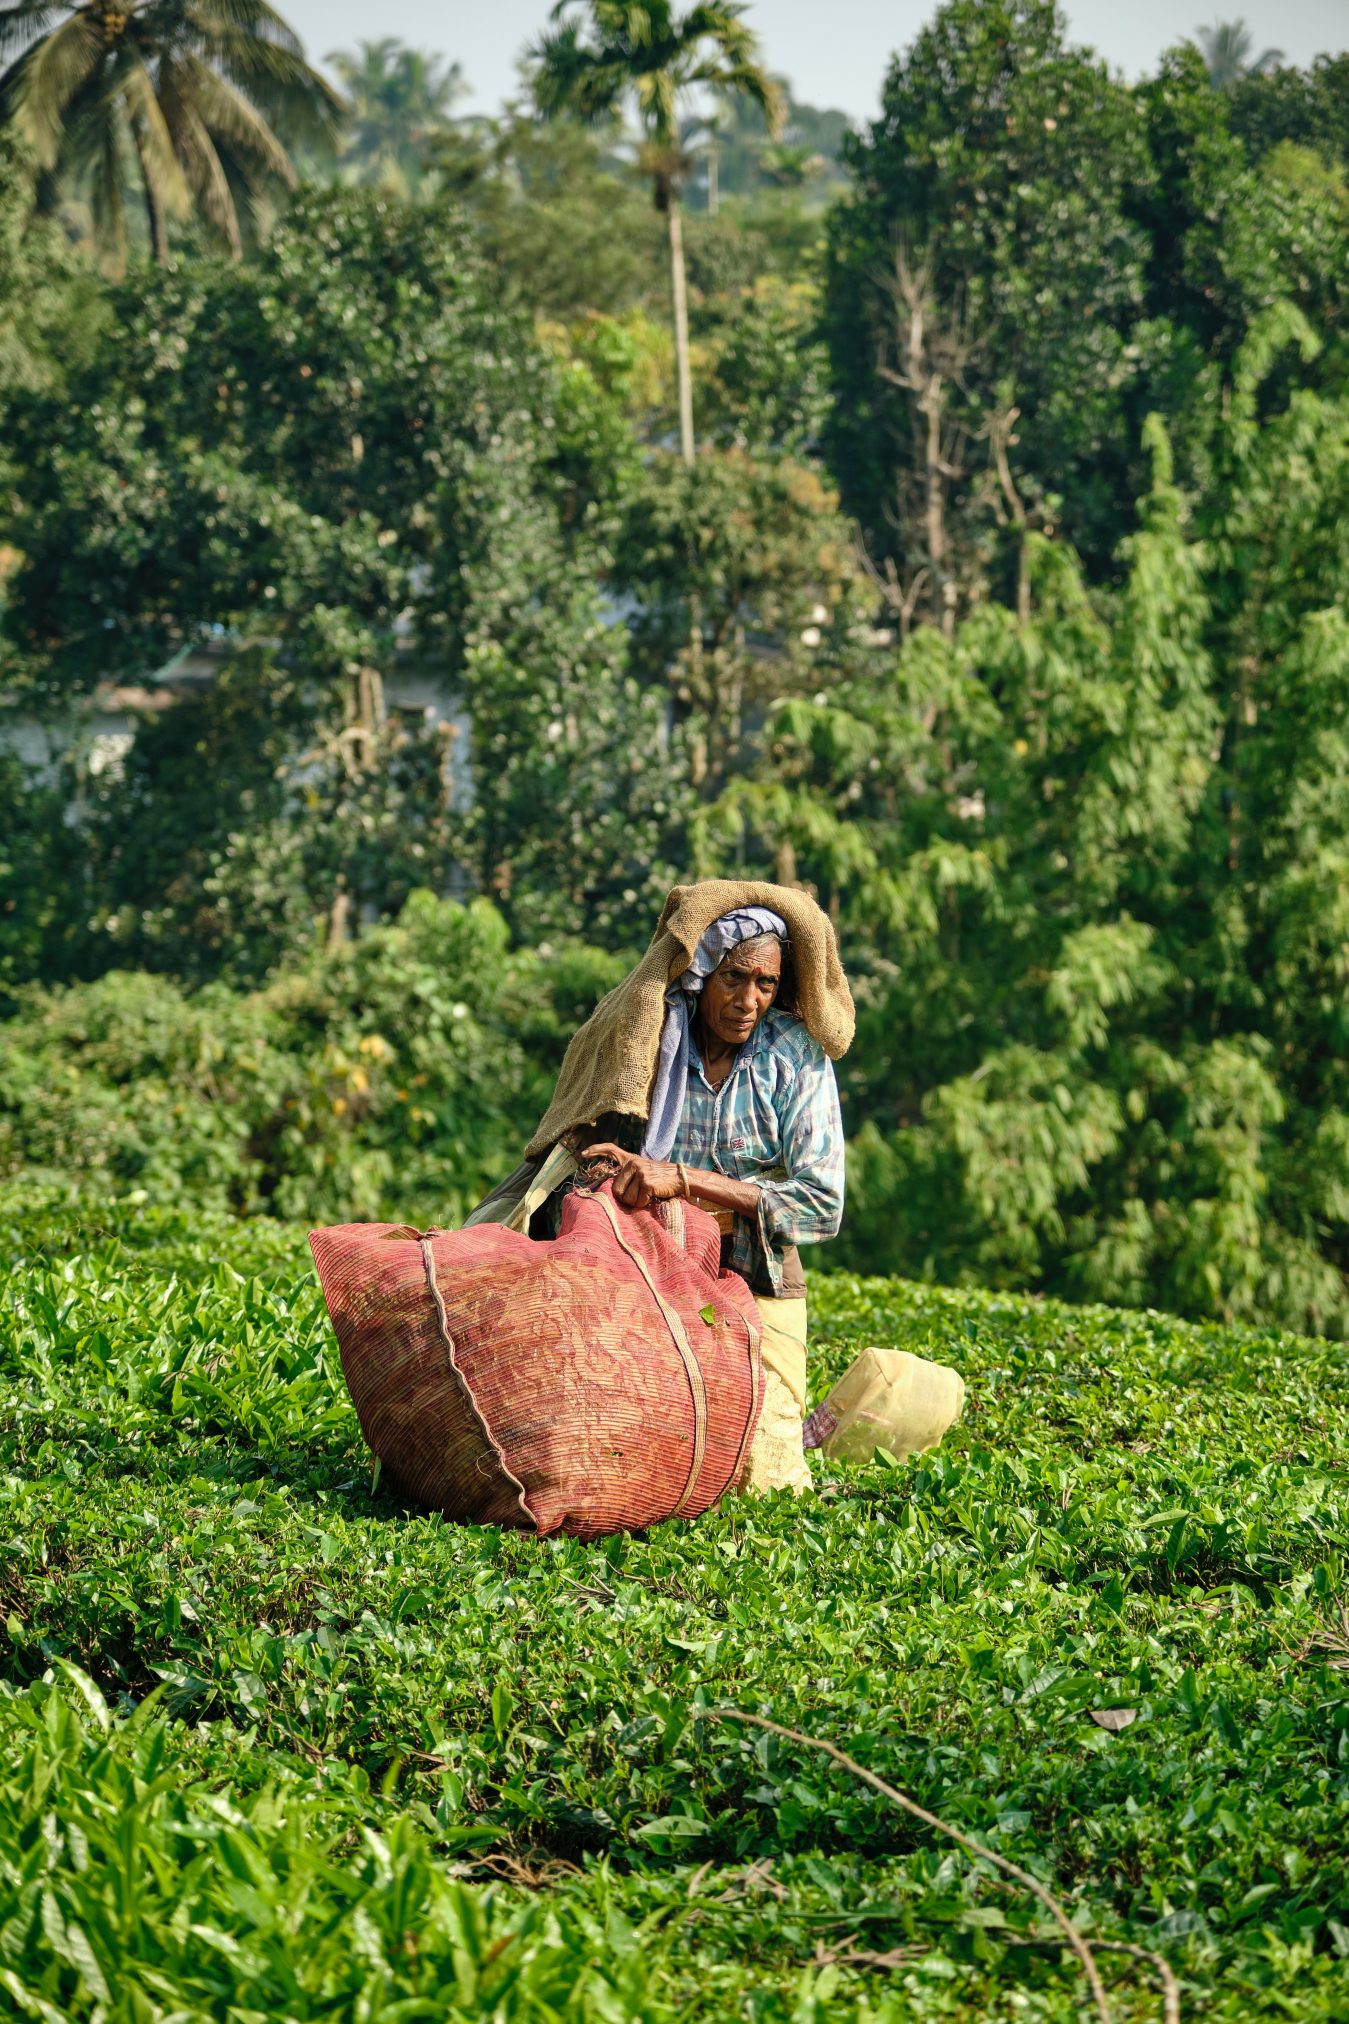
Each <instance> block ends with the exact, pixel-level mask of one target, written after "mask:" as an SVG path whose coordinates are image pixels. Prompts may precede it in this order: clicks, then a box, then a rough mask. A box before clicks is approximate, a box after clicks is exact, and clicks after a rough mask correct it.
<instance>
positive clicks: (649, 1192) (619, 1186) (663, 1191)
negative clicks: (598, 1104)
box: [581, 1143, 684, 1209]
mask: <svg viewBox="0 0 1349 2024" xmlns="http://www.w3.org/2000/svg"><path fill="white" fill-rule="evenodd" d="M597 1159H606V1160H612V1161H613V1162H614V1163H615V1168H616V1171H615V1173H614V1176H613V1188H614V1200H615V1201H616V1202H618V1203H620V1204H621V1205H622V1207H623V1208H625V1209H649V1208H650V1207H651V1204H652V1203H653V1202H668V1201H672V1200H673V1199H674V1197H675V1196H676V1195H682V1194H683V1192H684V1189H683V1185H682V1183H681V1181H680V1178H679V1168H678V1167H677V1166H676V1165H675V1163H674V1161H673V1160H644V1159H643V1158H642V1156H641V1154H640V1153H628V1152H624V1150H623V1148H622V1146H615V1145H607V1144H604V1143H601V1144H599V1145H593V1146H587V1147H586V1149H585V1151H584V1152H583V1153H582V1155H581V1165H582V1166H583V1167H584V1166H586V1165H587V1164H588V1163H589V1162H590V1161H591V1160H597Z"/></svg>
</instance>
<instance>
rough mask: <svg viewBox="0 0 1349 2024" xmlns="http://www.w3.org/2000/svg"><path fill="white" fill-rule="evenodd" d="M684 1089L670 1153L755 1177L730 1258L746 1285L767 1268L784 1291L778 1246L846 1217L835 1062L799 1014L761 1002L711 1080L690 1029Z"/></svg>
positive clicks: (808, 1238) (834, 1230) (812, 1239)
mask: <svg viewBox="0 0 1349 2024" xmlns="http://www.w3.org/2000/svg"><path fill="white" fill-rule="evenodd" d="M687 1045H688V1094H687V1096H686V1097H685V1100H684V1114H683V1116H682V1117H681V1119H680V1121H679V1128H678V1130H677V1131H676V1133H675V1142H674V1146H673V1148H672V1150H671V1153H670V1158H671V1159H672V1160H683V1161H684V1163H685V1165H686V1166H690V1167H702V1168H703V1169H704V1170H705V1171H711V1172H713V1173H718V1174H726V1175H728V1176H730V1178H731V1179H733V1180H737V1181H753V1182H755V1183H756V1185H757V1186H758V1189H759V1215H758V1221H757V1224H756V1223H754V1222H751V1221H750V1220H749V1218H748V1217H745V1216H737V1217H736V1219H735V1233H734V1237H733V1240H732V1249H731V1260H730V1262H731V1265H732V1267H733V1268H734V1270H735V1271H737V1272H738V1273H740V1275H741V1277H742V1278H744V1279H747V1280H748V1281H749V1282H750V1284H751V1285H752V1284H754V1282H755V1281H756V1280H758V1281H759V1282H760V1284H762V1281H763V1278H764V1267H765V1265H766V1267H767V1276H768V1279H769V1282H770V1284H771V1285H772V1288H773V1291H774V1293H775V1294H778V1293H780V1292H781V1290H782V1258H783V1253H784V1252H786V1251H787V1250H789V1249H790V1248H791V1246H792V1245H793V1244H813V1243H818V1242H819V1241H820V1239H821V1238H824V1237H834V1236H837V1234H838V1227H839V1224H840V1222H841V1221H842V1219H843V1119H842V1116H841V1115H840V1112H839V1104H838V1084H837V1083H836V1082H835V1080H834V1065H833V1063H832V1062H831V1061H830V1059H829V1057H828V1055H827V1054H826V1053H825V1052H824V1049H823V1048H822V1047H821V1046H820V1044H819V1042H818V1041H817V1040H813V1039H812V1038H811V1036H810V1034H809V1033H808V1032H807V1031H806V1029H805V1027H804V1026H803V1025H802V1024H801V1023H800V1021H799V1020H797V1019H793V1018H791V1017H790V1016H789V1015H788V1014H787V1013H785V1012H778V1011H768V1012H765V1014H764V1016H763V1018H762V1019H761V1020H760V1021H759V1023H758V1025H757V1026H756V1027H755V1029H754V1031H753V1033H752V1034H751V1035H750V1038H749V1039H748V1040H747V1041H746V1042H745V1044H744V1046H743V1047H742V1048H741V1049H740V1052H739V1053H738V1054H737V1055H736V1058H735V1065H734V1067H733V1068H732V1069H731V1072H730V1074H729V1075H728V1076H727V1078H726V1080H725V1082H723V1083H722V1085H721V1088H720V1089H713V1087H712V1085H711V1083H710V1082H709V1081H708V1079H707V1076H706V1074H705V1072H704V1069H703V1062H702V1056H701V1055H700V1054H699V1052H698V1049H697V1046H696V1044H695V1043H694V1042H693V1040H692V1038H691V1037H690V1039H689V1041H688V1043H687Z"/></svg>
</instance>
